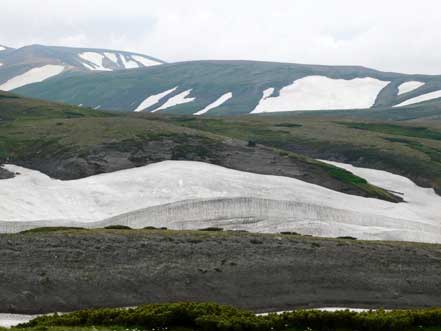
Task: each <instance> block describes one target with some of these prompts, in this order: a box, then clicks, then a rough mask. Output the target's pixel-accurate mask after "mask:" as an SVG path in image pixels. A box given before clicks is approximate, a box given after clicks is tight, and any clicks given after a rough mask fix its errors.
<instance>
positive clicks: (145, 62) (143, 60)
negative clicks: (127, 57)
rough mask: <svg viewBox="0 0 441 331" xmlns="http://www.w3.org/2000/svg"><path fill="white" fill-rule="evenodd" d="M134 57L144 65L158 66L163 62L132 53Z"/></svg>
mask: <svg viewBox="0 0 441 331" xmlns="http://www.w3.org/2000/svg"><path fill="white" fill-rule="evenodd" d="M132 59H133V60H135V61H137V62H139V63H141V64H142V65H143V66H144V67H151V66H156V65H159V64H161V63H160V62H157V61H153V60H150V59H148V58H146V57H143V56H139V55H132Z"/></svg>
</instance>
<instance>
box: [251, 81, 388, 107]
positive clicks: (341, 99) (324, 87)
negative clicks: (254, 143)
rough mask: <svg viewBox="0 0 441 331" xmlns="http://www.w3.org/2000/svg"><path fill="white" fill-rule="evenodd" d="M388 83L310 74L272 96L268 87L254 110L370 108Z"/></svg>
mask: <svg viewBox="0 0 441 331" xmlns="http://www.w3.org/2000/svg"><path fill="white" fill-rule="evenodd" d="M389 83H390V82H385V81H381V80H378V79H374V78H370V77H366V78H355V79H350V80H347V79H332V78H329V77H325V76H307V77H304V78H300V79H298V80H295V81H294V82H293V83H292V84H291V85H288V86H285V87H283V88H282V89H281V90H280V95H279V96H274V97H272V96H269V95H271V94H272V93H271V94H269V93H270V91H271V89H267V90H265V91H264V93H263V97H262V99H261V100H260V102H259V104H258V105H257V107H256V108H255V109H254V110H253V113H265V112H279V111H293V110H332V109H363V108H370V107H372V106H373V105H374V103H375V100H376V98H377V96H378V94H379V93H380V91H381V90H382V89H383V88H384V87H385V86H386V85H388V84H389Z"/></svg>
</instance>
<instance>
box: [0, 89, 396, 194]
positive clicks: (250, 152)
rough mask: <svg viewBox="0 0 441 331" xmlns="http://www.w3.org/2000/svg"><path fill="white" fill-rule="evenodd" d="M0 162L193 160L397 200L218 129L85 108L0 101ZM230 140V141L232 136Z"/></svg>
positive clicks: (78, 167) (81, 166)
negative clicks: (204, 128)
mask: <svg viewBox="0 0 441 331" xmlns="http://www.w3.org/2000/svg"><path fill="white" fill-rule="evenodd" d="M0 117H2V118H4V120H3V121H2V122H0V123H1V124H0V162H1V163H14V164H18V165H22V166H25V167H29V168H32V169H37V170H40V171H42V172H44V173H46V174H48V175H50V176H52V177H55V178H60V179H75V178H81V177H85V176H90V175H94V174H98V173H103V172H111V171H115V170H121V169H126V168H132V167H136V166H142V165H146V164H150V163H154V162H159V161H164V160H193V161H202V162H208V163H213V164H217V165H221V166H224V167H229V168H233V169H237V170H243V171H251V172H255V173H261V174H274V175H284V176H289V177H294V178H299V179H301V180H304V181H307V182H310V183H314V184H318V185H321V186H324V187H328V188H332V189H334V190H338V191H342V192H347V193H350V194H356V195H362V196H369V197H377V198H380V199H385V200H390V201H399V198H397V197H395V196H393V195H392V194H390V193H388V192H386V191H384V190H382V189H379V188H377V187H375V186H372V185H370V184H369V183H367V182H366V181H365V180H363V179H361V178H359V177H357V176H354V175H352V174H351V173H349V172H347V171H344V170H338V169H336V168H335V167H332V166H329V165H326V164H324V163H321V162H317V161H315V160H313V159H311V158H309V157H307V156H303V155H301V154H297V153H294V152H289V151H283V150H282V149H279V148H274V147H273V146H270V147H268V146H263V145H258V146H253V145H252V144H251V145H250V143H249V141H248V139H246V140H244V139H240V137H239V138H238V139H237V137H233V135H231V134H229V133H228V130H226V131H225V134H223V133H221V132H215V133H211V132H207V131H205V130H199V129H195V128H190V127H187V126H186V125H183V123H185V121H184V122H183V123H180V122H179V121H169V120H167V119H165V118H164V120H163V121H158V120H157V119H156V117H152V118H150V117H145V116H127V115H124V116H123V115H115V114H111V113H103V112H98V111H96V110H93V109H88V108H79V107H72V106H64V105H61V104H53V103H46V102H42V101H35V100H29V99H26V98H21V97H17V96H14V95H11V94H3V97H2V98H0ZM232 138H233V139H232Z"/></svg>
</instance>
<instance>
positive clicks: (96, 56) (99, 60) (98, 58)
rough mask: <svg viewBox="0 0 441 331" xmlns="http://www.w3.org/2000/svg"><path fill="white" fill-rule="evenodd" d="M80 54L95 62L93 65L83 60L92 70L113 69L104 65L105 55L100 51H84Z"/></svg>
mask: <svg viewBox="0 0 441 331" xmlns="http://www.w3.org/2000/svg"><path fill="white" fill-rule="evenodd" d="M78 56H79V57H80V58H82V59H83V60H86V61H88V62H90V63H92V64H93V66H91V65H90V64H88V63H84V62H83V65H84V66H85V67H86V68H88V69H90V70H99V71H112V69H109V68H106V67H105V66H104V64H103V60H104V59H105V56H104V55H102V54H100V53H96V52H84V53H80V54H78Z"/></svg>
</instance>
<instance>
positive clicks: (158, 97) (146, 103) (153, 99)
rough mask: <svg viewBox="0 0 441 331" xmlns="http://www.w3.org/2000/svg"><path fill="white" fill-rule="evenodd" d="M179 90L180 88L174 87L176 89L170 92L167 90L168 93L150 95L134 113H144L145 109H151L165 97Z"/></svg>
mask: <svg viewBox="0 0 441 331" xmlns="http://www.w3.org/2000/svg"><path fill="white" fill-rule="evenodd" d="M177 88H178V86H176V87H174V88H172V89H170V90H167V91H164V92H161V93H158V94H155V95H150V96H149V97H147V98H146V99H145V100H144V101H143V102H141V104H140V105H139V106H138V107H136V109H135V110H134V111H135V112H140V111H143V110H144V109H147V108H149V107H151V106H153V105H156V104H157V103H158V102H159V101H160V100H161V99H162V98H163V97H165V96H167V95H169V94H170V93H172V92H174V91H176V90H177Z"/></svg>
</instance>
